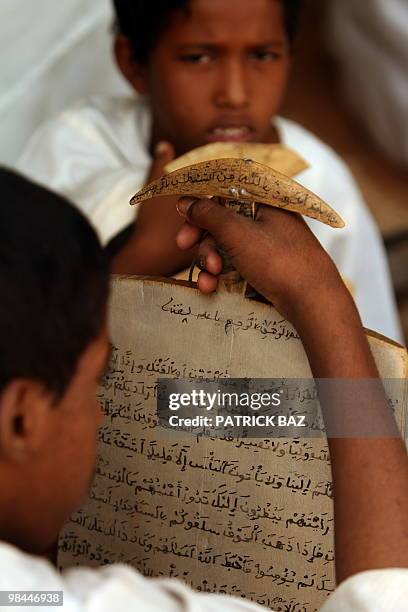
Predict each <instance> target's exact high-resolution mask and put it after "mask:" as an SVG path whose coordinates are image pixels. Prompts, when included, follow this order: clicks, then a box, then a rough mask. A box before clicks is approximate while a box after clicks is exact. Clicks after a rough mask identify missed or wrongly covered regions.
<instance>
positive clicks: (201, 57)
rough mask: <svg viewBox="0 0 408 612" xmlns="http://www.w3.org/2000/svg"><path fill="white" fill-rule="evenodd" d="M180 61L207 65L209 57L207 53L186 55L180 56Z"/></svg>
mask: <svg viewBox="0 0 408 612" xmlns="http://www.w3.org/2000/svg"><path fill="white" fill-rule="evenodd" d="M181 60H182V61H183V62H186V63H188V64H208V63H209V62H210V61H211V56H210V54H209V53H187V54H185V55H182V56H181Z"/></svg>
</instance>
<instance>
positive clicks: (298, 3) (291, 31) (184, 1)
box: [113, 0, 303, 64]
mask: <svg viewBox="0 0 408 612" xmlns="http://www.w3.org/2000/svg"><path fill="white" fill-rule="evenodd" d="M190 1H191V0H113V4H114V7H115V12H116V18H117V25H118V29H119V31H120V33H121V34H123V35H124V36H126V38H128V39H129V40H130V42H131V44H132V49H133V54H134V58H135V60H136V62H138V63H139V64H146V63H147V62H148V60H149V56H150V53H151V51H152V50H153V49H154V47H155V45H156V43H157V42H158V40H159V38H160V36H161V34H162V32H163V31H164V30H165V29H166V25H167V24H168V23H169V20H170V19H171V17H172V15H173V13H175V12H176V11H179V10H186V9H187V8H188V4H189V2H190ZM239 1H240V0H237V2H239ZM281 2H282V5H283V11H284V19H285V28H286V31H287V34H288V40H289V42H290V43H292V42H293V39H294V36H295V34H296V31H297V28H298V23H299V15H300V11H301V8H302V4H303V0H281Z"/></svg>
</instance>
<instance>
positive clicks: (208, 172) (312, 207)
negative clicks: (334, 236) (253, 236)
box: [130, 159, 345, 227]
mask: <svg viewBox="0 0 408 612" xmlns="http://www.w3.org/2000/svg"><path fill="white" fill-rule="evenodd" d="M171 195H173V196H183V195H188V196H197V197H209V196H218V197H221V198H224V199H227V200H239V201H241V202H256V203H259V204H266V205H268V206H275V207H277V208H283V209H286V210H290V211H292V212H295V213H298V214H300V215H304V216H306V217H310V218H311V219H317V220H319V221H321V222H322V223H325V224H326V225H330V226H331V227H344V225H345V224H344V221H343V219H342V218H341V217H340V215H338V214H337V213H336V211H335V210H333V209H332V208H331V207H330V206H329V205H328V204H326V202H324V201H323V200H322V199H321V198H319V197H318V196H317V195H315V194H314V193H312V192H311V191H309V190H308V189H306V188H305V187H303V186H302V185H300V184H299V183H297V182H296V181H294V180H292V179H291V178H289V177H287V176H285V175H284V174H281V173H280V172H277V171H276V170H272V168H269V167H268V166H265V165H263V164H259V163H257V162H255V161H252V160H250V159H245V160H244V159H218V160H212V161H207V162H201V163H199V164H194V165H192V166H187V167H186V168H181V169H180V170H176V171H174V172H171V173H170V174H167V175H165V176H162V177H161V178H159V179H157V180H156V181H153V182H152V183H150V184H149V185H147V186H146V187H144V188H143V189H142V190H141V191H139V192H138V193H137V194H136V195H135V196H134V197H133V198H132V200H131V202H130V203H131V204H139V203H140V202H143V201H144V200H149V199H150V198H154V197H157V196H171Z"/></svg>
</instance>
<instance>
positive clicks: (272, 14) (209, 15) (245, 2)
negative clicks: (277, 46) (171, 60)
mask: <svg viewBox="0 0 408 612" xmlns="http://www.w3.org/2000/svg"><path fill="white" fill-rule="evenodd" d="M167 34H168V35H169V36H170V37H171V38H172V42H174V43H179V44H180V45H183V44H189V43H197V42H201V43H208V44H217V43H222V42H225V40H229V39H234V38H235V37H240V38H241V39H242V38H246V39H248V42H261V41H262V43H274V42H280V41H281V39H282V36H284V34H285V29H284V20H283V10H282V1H281V0H190V2H189V4H188V10H187V12H185V13H184V12H183V13H177V14H176V15H175V18H174V20H173V21H172V24H170V28H169V29H168V30H167ZM165 35H166V34H165Z"/></svg>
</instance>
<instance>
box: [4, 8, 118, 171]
mask: <svg viewBox="0 0 408 612" xmlns="http://www.w3.org/2000/svg"><path fill="white" fill-rule="evenodd" d="M113 19H114V17H113V10H112V1H111V0H63V1H62V2H58V1H57V2H56V1H55V0H34V1H32V0H31V1H30V0H28V1H27V0H1V2H0V49H1V53H0V162H1V163H4V164H8V165H10V164H14V163H15V162H16V160H17V159H18V158H19V156H20V155H21V153H22V151H23V149H24V147H25V146H26V144H27V141H28V139H29V137H30V136H31V135H32V133H33V131H34V130H35V129H36V128H37V127H38V126H39V125H40V124H41V123H42V122H43V121H45V120H46V119H47V117H50V116H51V115H53V114H55V113H57V112H60V111H61V110H63V109H64V108H66V107H67V106H68V105H69V104H72V103H73V102H75V100H77V99H78V98H79V96H91V95H101V94H109V95H112V94H114V95H115V94H119V93H120V94H121V95H122V94H123V93H124V92H129V91H130V87H128V86H127V84H126V83H125V79H123V78H122V76H121V75H120V73H119V71H118V70H117V69H116V67H115V65H114V61H113V53H112V51H111V49H112V43H113V40H112V34H111V30H112V23H113Z"/></svg>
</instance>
